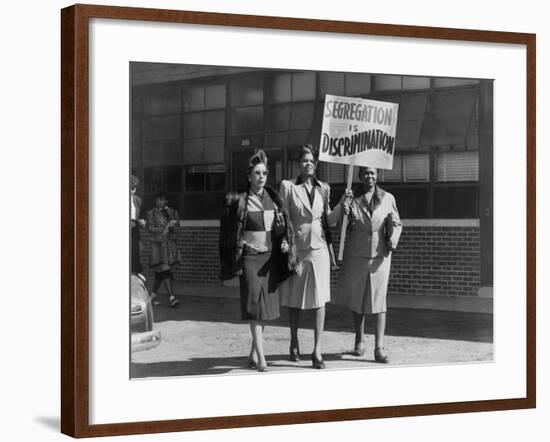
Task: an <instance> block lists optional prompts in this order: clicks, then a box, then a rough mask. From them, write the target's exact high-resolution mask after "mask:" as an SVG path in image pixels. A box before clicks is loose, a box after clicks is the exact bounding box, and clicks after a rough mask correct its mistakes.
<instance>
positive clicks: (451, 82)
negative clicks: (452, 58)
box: [434, 78, 479, 87]
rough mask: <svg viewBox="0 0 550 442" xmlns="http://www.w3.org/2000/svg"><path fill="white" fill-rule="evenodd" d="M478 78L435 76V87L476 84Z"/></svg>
mask: <svg viewBox="0 0 550 442" xmlns="http://www.w3.org/2000/svg"><path fill="white" fill-rule="evenodd" d="M478 83H479V80H472V79H469V78H436V79H435V80H434V84H435V87H450V86H464V85H466V84H478Z"/></svg>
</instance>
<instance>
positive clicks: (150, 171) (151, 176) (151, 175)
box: [143, 167, 162, 193]
mask: <svg viewBox="0 0 550 442" xmlns="http://www.w3.org/2000/svg"><path fill="white" fill-rule="evenodd" d="M143 174H144V177H143V181H144V183H143V187H144V189H145V193H154V192H157V191H159V190H160V189H162V172H161V169H160V168H158V167H146V168H145V169H144V170H143Z"/></svg>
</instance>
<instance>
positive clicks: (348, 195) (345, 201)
mask: <svg viewBox="0 0 550 442" xmlns="http://www.w3.org/2000/svg"><path fill="white" fill-rule="evenodd" d="M352 199H353V190H351V189H346V190H345V192H344V193H343V194H342V198H340V202H339V203H338V204H340V205H341V206H342V208H343V210H344V214H345V215H346V216H347V215H349V211H350V203H351V200H352Z"/></svg>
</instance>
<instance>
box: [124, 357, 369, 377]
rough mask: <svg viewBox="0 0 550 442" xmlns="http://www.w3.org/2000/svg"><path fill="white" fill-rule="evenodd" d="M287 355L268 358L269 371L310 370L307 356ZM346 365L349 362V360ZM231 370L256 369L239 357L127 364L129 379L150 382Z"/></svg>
mask: <svg viewBox="0 0 550 442" xmlns="http://www.w3.org/2000/svg"><path fill="white" fill-rule="evenodd" d="M347 354H348V353H333V354H331V353H323V359H324V360H325V362H327V363H328V362H331V361H332V362H334V361H342V359H343V356H344V355H347ZM287 358H288V355H286V354H284V355H283V354H274V355H272V354H270V355H269V356H268V371H269V367H272V368H274V369H275V368H283V367H284V368H289V369H294V370H297V371H300V370H313V368H312V367H311V363H310V361H309V355H302V360H301V362H299V363H296V362H290V361H288V362H286V359H287ZM348 361H349V360H348ZM354 363H358V364H361V363H365V364H372V363H374V360H369V359H364V358H361V359H359V358H358V359H356V360H354ZM233 370H244V371H243V373H255V372H256V370H255V369H251V368H249V367H248V363H247V356H242V357H238V358H235V357H210V358H190V359H187V360H184V361H163V362H146V363H141V362H132V363H131V364H130V378H132V379H139V378H151V377H169V376H183V375H187V376H193V375H195V376H197V375H200V376H203V375H204V376H206V375H212V374H225V373H229V372H231V371H233Z"/></svg>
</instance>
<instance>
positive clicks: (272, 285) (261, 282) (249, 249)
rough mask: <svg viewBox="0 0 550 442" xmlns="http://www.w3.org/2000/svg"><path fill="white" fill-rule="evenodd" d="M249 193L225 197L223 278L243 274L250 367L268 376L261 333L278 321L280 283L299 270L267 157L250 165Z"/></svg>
mask: <svg viewBox="0 0 550 442" xmlns="http://www.w3.org/2000/svg"><path fill="white" fill-rule="evenodd" d="M247 174H248V181H249V189H248V191H247V192H245V193H241V194H236V193H230V194H228V195H227V196H226V201H225V208H224V213H223V215H222V218H221V224H220V258H221V279H230V278H232V277H233V276H235V275H240V295H241V296H240V297H241V317H242V319H243V320H246V321H248V322H249V324H250V332H251V334H252V347H251V349H250V354H249V357H248V362H249V366H250V367H251V368H256V369H257V370H258V371H260V372H262V371H266V367H267V362H266V359H265V356H264V349H263V329H264V325H265V322H266V321H271V320H274V319H277V318H278V317H279V315H280V313H279V293H278V287H279V283H280V282H281V281H282V280H284V279H285V278H286V277H287V276H288V275H289V274H290V273H291V272H292V271H293V270H294V267H295V262H296V258H295V252H294V247H293V243H292V242H293V234H292V231H291V230H290V229H291V224H290V222H289V221H288V214H287V212H286V210H285V208H284V206H283V202H282V200H281V198H280V197H279V195H278V193H277V192H276V191H275V190H273V189H271V188H270V187H268V186H266V181H267V174H268V170H267V157H266V155H265V153H264V152H263V151H262V150H259V151H258V152H257V153H256V154H254V155H253V156H252V157H251V158H250V159H249V161H248V169H247Z"/></svg>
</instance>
